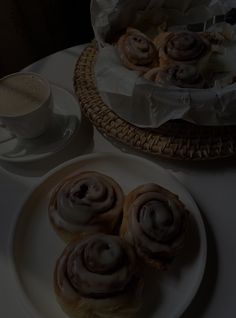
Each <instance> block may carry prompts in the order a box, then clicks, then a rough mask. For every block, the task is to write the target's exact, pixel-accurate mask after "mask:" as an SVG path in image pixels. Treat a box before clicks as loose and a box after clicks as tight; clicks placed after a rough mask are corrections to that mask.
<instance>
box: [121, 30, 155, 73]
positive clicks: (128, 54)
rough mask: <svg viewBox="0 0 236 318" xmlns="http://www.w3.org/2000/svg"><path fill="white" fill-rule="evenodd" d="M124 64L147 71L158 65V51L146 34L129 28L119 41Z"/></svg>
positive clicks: (137, 69) (133, 68)
mask: <svg viewBox="0 0 236 318" xmlns="http://www.w3.org/2000/svg"><path fill="white" fill-rule="evenodd" d="M116 46H117V49H118V52H119V55H120V58H121V61H122V64H123V65H124V66H125V67H127V68H128V69H130V70H134V71H139V72H141V73H143V72H146V71H147V70H149V69H150V68H153V67H155V66H157V65H158V63H159V62H158V51H157V49H156V47H155V45H154V43H153V42H152V40H151V39H149V38H148V37H147V36H146V35H145V34H143V33H142V32H140V31H139V30H136V29H132V28H128V29H127V32H126V33H125V34H124V35H122V36H121V37H120V39H119V41H118V42H117V45H116Z"/></svg>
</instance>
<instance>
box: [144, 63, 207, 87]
mask: <svg viewBox="0 0 236 318" xmlns="http://www.w3.org/2000/svg"><path fill="white" fill-rule="evenodd" d="M144 77H145V78H146V79H147V80H150V81H153V82H154V83H156V84H158V85H160V86H170V87H172V86H174V87H180V88H204V87H205V85H206V81H205V80H204V78H203V76H202V75H201V74H200V73H199V72H198V70H197V68H196V67H195V66H194V65H190V64H173V65H170V66H168V67H163V68H160V67H159V68H154V69H152V70H150V71H148V72H147V73H146V74H144Z"/></svg>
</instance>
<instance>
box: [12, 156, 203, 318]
mask: <svg viewBox="0 0 236 318" xmlns="http://www.w3.org/2000/svg"><path fill="white" fill-rule="evenodd" d="M77 170H79V171H86V170H90V171H98V172H102V173H105V174H107V175H109V176H111V177H112V178H114V179H115V180H116V181H117V182H119V183H120V185H121V186H122V188H123V189H124V191H125V193H127V192H128V191H130V190H132V189H134V188H135V187H136V186H138V185H141V184H144V183H149V182H155V183H158V184H160V185H162V186H164V187H166V188H167V189H169V190H170V191H172V192H174V193H176V194H178V195H179V197H180V199H181V200H182V201H183V202H184V203H185V205H186V207H187V208H188V209H189V211H190V212H191V213H190V215H191V217H190V226H189V231H188V237H187V239H186V244H185V247H184V248H183V250H182V251H181V253H180V255H179V256H178V257H177V258H176V261H174V263H173V264H172V267H171V268H170V270H169V271H166V272H160V271H156V272H155V271H153V272H151V274H152V284H151V285H150V297H149V298H150V299H152V304H151V305H149V306H148V310H147V308H145V306H143V311H142V312H141V314H140V317H145V318H148V317H149V318H177V317H180V316H181V314H182V313H183V312H184V311H185V310H186V308H187V307H188V305H189V304H190V303H191V301H192V299H193V298H194V296H195V294H196V292H197V290H198V288H199V285H200V283H201V281H202V278H203V273H204V270H205V265H206V256H207V242H206V233H205V227H204V224H203V220H202V217H201V214H200V212H199V209H198V207H197V205H196V203H195V202H194V200H193V198H192V197H191V195H190V194H189V193H188V191H187V190H186V189H185V188H184V186H183V185H182V184H181V183H179V182H178V180H177V179H175V177H173V176H172V175H171V174H169V173H168V172H166V171H165V170H163V169H162V168H161V167H159V166H157V165H155V164H153V163H151V162H149V161H148V160H146V159H142V158H139V157H136V156H132V155H126V154H120V155H114V154H91V155H86V156H81V157H80V158H76V159H73V160H71V161H69V162H67V163H64V164H63V165H61V166H59V167H57V168H56V169H54V170H53V171H52V172H51V173H50V174H48V175H47V176H46V177H45V178H44V179H43V180H42V181H41V183H40V184H39V185H38V186H37V187H36V188H35V189H34V190H33V192H32V193H31V194H30V195H28V196H27V198H26V200H25V203H24V204H23V206H22V207H20V209H19V214H18V217H17V220H16V221H15V224H14V227H13V229H12V233H11V242H10V248H9V256H10V257H9V259H10V273H11V274H10V279H11V281H12V294H13V295H12V300H11V301H12V304H13V303H14V298H15V301H16V300H18V301H19V299H20V302H21V304H22V307H24V310H25V309H26V311H28V314H29V316H30V317H40V318H65V317H66V315H65V314H64V313H63V312H62V310H61V309H60V307H59V305H58V304H57V302H56V298H55V295H54V291H53V271H54V266H55V262H56V260H57V258H58V257H59V255H60V254H61V252H62V250H63V249H64V247H65V244H64V243H63V242H62V241H61V240H60V239H59V238H58V237H57V236H56V234H55V233H54V231H53V229H52V228H51V226H50V224H49V220H48V213H47V206H48V202H49V197H50V191H51V190H52V188H53V187H54V186H55V185H56V184H57V183H58V182H59V181H61V180H62V179H63V178H65V177H66V176H67V175H69V174H72V173H73V172H75V171H77ZM149 273H150V272H149ZM150 299H149V300H150ZM23 305H24V306H23ZM12 310H14V309H12ZM25 314H26V312H24V313H22V314H20V313H19V312H18V313H17V317H18V318H23V317H24V318H25Z"/></svg>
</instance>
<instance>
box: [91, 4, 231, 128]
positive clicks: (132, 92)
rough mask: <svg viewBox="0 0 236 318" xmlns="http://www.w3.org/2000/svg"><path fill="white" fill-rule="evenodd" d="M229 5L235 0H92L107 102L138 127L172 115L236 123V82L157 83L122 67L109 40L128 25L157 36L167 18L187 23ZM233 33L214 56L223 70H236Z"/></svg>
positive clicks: (98, 76)
mask: <svg viewBox="0 0 236 318" xmlns="http://www.w3.org/2000/svg"><path fill="white" fill-rule="evenodd" d="M164 4H165V5H164ZM231 8H232V1H224V2H223V1H222V2H221V1H217V0H214V1H209V0H185V1H179V0H139V1H133V0H92V2H91V18H92V24H93V28H94V32H95V37H96V40H97V41H98V44H99V53H98V58H97V63H96V67H95V76H96V83H97V87H98V90H99V92H100V94H101V96H102V98H103V100H104V102H105V103H106V104H107V105H108V106H109V107H110V108H111V109H112V110H113V111H114V112H116V113H117V114H118V115H119V116H120V117H121V118H123V119H125V120H126V121H128V122H130V123H131V124H134V125H136V126H139V127H146V128H157V127H159V126H160V125H162V124H163V123H165V122H166V121H168V120H171V119H184V120H187V121H189V122H192V123H195V124H199V125H234V124H236V84H232V85H228V86H224V87H221V86H220V82H219V83H218V84H217V85H215V87H213V88H211V89H180V88H164V87H159V86H157V85H155V84H154V83H151V82H149V81H147V80H146V79H144V78H143V77H141V76H140V75H139V74H138V73H137V72H134V71H130V70H128V69H127V68H125V67H124V66H122V63H121V61H120V58H119V56H118V53H117V50H116V48H114V47H113V46H112V45H110V44H109V43H107V38H109V35H112V34H115V33H117V32H119V30H121V29H124V28H126V27H129V26H132V27H136V28H138V29H140V30H142V31H144V32H145V33H147V34H149V35H153V34H156V32H157V28H158V25H159V24H160V23H161V21H165V20H166V17H168V21H169V23H171V24H172V25H186V24H190V23H199V22H204V21H206V20H207V19H208V18H211V17H212V16H214V15H220V14H225V13H226V12H228V11H229V10H230V9H231ZM147 21H148V24H147ZM233 29H234V31H235V30H236V28H235V27H234V28H233ZM235 34H236V32H235ZM234 38H235V42H234V41H233V43H232V45H230V46H229V47H227V48H226V49H225V50H224V53H222V54H221V55H220V54H217V56H216V57H215V58H214V60H212V63H214V65H215V63H217V64H216V65H217V67H220V68H219V71H222V69H221V67H222V65H223V69H224V72H235V73H236V63H235V58H234V57H235V56H236V36H235V35H234ZM216 60H217V61H216ZM219 62H220V63H219Z"/></svg>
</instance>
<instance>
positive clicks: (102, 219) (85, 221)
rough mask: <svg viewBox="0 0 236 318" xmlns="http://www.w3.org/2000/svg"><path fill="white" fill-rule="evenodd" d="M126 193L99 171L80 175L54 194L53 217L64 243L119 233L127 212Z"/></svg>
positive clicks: (74, 176) (51, 208)
mask: <svg viewBox="0 0 236 318" xmlns="http://www.w3.org/2000/svg"><path fill="white" fill-rule="evenodd" d="M123 199H124V196H123V191H122V189H121V187H120V186H119V185H118V183H117V182H116V181H114V180H113V179H112V178H110V177H108V176H106V175H104V174H101V173H98V172H92V171H90V172H80V173H77V174H75V175H73V176H71V177H69V178H67V179H65V180H62V181H61V182H60V184H59V185H57V186H56V187H55V189H54V190H53V191H52V194H51V198H50V202H49V218H50V222H51V224H52V226H53V228H54V230H55V231H56V233H57V234H58V235H59V236H60V237H61V238H62V239H63V240H64V241H66V242H67V241H70V240H71V239H73V238H75V237H77V236H79V235H84V234H87V233H96V232H102V233H109V234H111V233H115V232H116V231H118V230H119V226H120V223H121V219H122V213H123Z"/></svg>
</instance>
